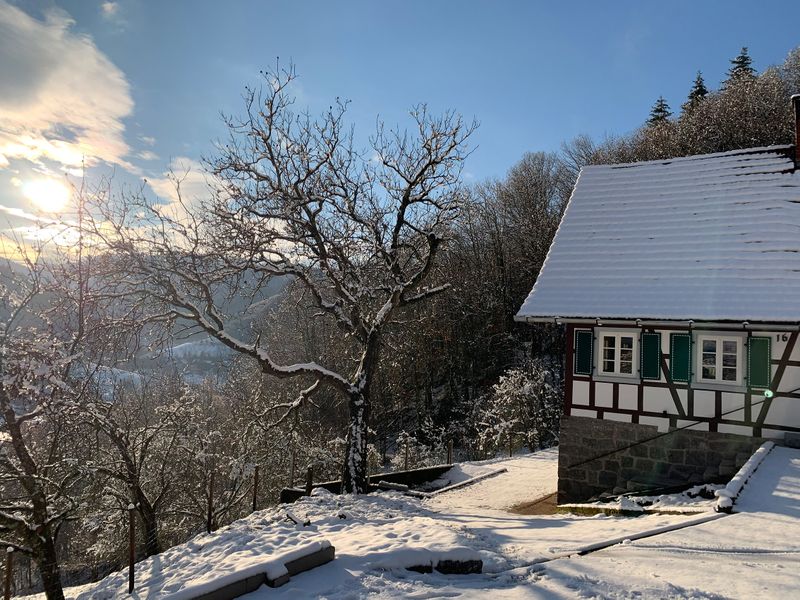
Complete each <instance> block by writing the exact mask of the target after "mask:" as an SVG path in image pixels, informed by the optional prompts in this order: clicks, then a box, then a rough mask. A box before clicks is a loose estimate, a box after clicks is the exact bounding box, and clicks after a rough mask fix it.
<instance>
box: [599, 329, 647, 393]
mask: <svg viewBox="0 0 800 600" xmlns="http://www.w3.org/2000/svg"><path fill="white" fill-rule="evenodd" d="M640 333H641V332H640V330H639V329H604V328H602V327H601V328H597V329H595V353H594V355H595V364H594V374H595V379H598V380H601V379H609V380H615V379H617V380H619V379H623V380H625V381H629V380H631V379H639V378H640V377H639V334H640ZM605 337H614V338H615V339H616V342H615V348H616V352H615V357H614V369H615V370H614V372H613V373H611V372H607V371H604V370H603V362H604V353H603V346H604V344H603V342H604V338H605ZM622 337H629V338H632V339H633V348H632V353H633V356H632V363H631V373H620V372H619V370H618V369H619V362H620V352H619V351H620V338H622Z"/></svg>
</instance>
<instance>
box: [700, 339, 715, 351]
mask: <svg viewBox="0 0 800 600" xmlns="http://www.w3.org/2000/svg"><path fill="white" fill-rule="evenodd" d="M716 351H717V342H716V340H703V352H716Z"/></svg>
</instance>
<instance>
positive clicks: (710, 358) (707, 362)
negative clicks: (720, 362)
mask: <svg viewBox="0 0 800 600" xmlns="http://www.w3.org/2000/svg"><path fill="white" fill-rule="evenodd" d="M716 364H717V357H716V354H703V366H704V367H713V366H714V365H716Z"/></svg>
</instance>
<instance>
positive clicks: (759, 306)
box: [517, 146, 800, 322]
mask: <svg viewBox="0 0 800 600" xmlns="http://www.w3.org/2000/svg"><path fill="white" fill-rule="evenodd" d="M792 149H793V147H792V146H771V147H768V148H750V149H747V150H736V151H733V152H724V153H719V154H705V155H698V156H689V157H685V158H676V159H672V160H659V161H649V162H639V163H630V164H620V165H602V166H589V167H585V168H584V169H583V170H582V171H581V174H580V176H579V178H578V182H577V184H576V185H575V189H574V191H573V193H572V197H571V199H570V201H569V204H568V206H567V209H566V212H565V213H564V218H563V219H562V221H561V225H560V227H559V229H558V232H557V234H556V236H555V239H554V240H553V244H552V245H551V247H550V251H549V253H548V255H547V260H546V261H545V263H544V266H543V268H542V271H541V273H540V275H539V278H538V280H537V282H536V285H534V287H533V290H532V291H531V293H530V295H529V296H528V298H527V299H526V300H525V302H524V304H523V305H522V308H520V310H519V313H518V315H517V318H518V319H520V320H525V319H531V318H537V317H540V318H544V317H562V318H570V317H572V318H605V319H615V318H616V319H637V318H638V319H651V320H656V319H658V320H661V319H664V320H695V321H727V320H736V321H761V322H787V321H790V322H800V169H796V168H795V164H794V161H793V159H792Z"/></svg>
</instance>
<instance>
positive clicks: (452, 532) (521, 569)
mask: <svg viewBox="0 0 800 600" xmlns="http://www.w3.org/2000/svg"><path fill="white" fill-rule="evenodd" d="M502 467H505V468H506V469H507V471H506V472H505V473H501V474H499V475H497V476H495V477H491V478H488V479H485V480H483V481H480V482H478V483H475V484H474V485H472V486H468V487H465V488H462V489H458V490H455V491H452V492H446V493H443V494H440V495H438V496H436V497H433V498H429V499H423V500H420V499H417V498H411V497H407V496H403V495H402V494H400V493H398V492H394V491H390V492H386V493H380V494H371V495H367V496H352V495H350V496H335V495H333V494H331V493H329V492H327V491H325V490H322V489H317V490H315V492H314V495H313V496H312V497H307V498H303V499H302V500H300V501H298V502H297V503H295V504H294V505H292V511H293V512H294V513H295V514H296V515H298V516H299V517H300V518H301V519H307V520H309V521H310V523H311V524H310V525H309V526H307V527H302V526H298V525H295V524H294V523H291V522H289V521H288V520H287V519H286V518H285V511H286V507H276V508H274V509H271V510H265V511H260V512H257V513H254V514H253V515H250V516H249V517H247V518H245V519H241V520H239V521H237V522H235V523H233V524H231V525H230V526H228V527H225V528H223V529H221V530H220V531H218V532H215V533H214V534H211V535H200V536H198V537H196V538H194V539H193V540H191V541H189V542H187V543H186V544H182V545H180V546H177V547H175V548H172V549H170V550H167V551H166V552H164V553H162V554H161V555H159V556H158V557H156V558H153V559H149V560H146V561H143V562H141V563H139V564H137V566H136V581H137V587H136V592H135V594H134V596H133V598H163V597H167V594H179V596H178V597H179V598H181V597H184V596H183V595H182V594H185V593H188V592H187V590H191V589H193V588H192V587H191V586H204V585H207V584H209V583H210V582H211V581H212V580H217V578H218V577H222V578H225V577H228V576H229V574H231V573H234V572H236V573H237V574H241V573H242V572H249V571H248V569H257V568H262V567H263V566H264V565H266V564H279V563H280V560H279V559H280V558H281V557H284V560H285V556H286V553H287V552H291V551H295V550H297V549H298V548H308V547H314V546H313V545H314V544H323V543H326V542H330V543H331V544H332V545H333V546H335V548H336V559H335V560H334V561H333V562H330V563H328V564H325V565H323V566H320V567H318V568H315V569H313V570H312V571H309V572H307V573H302V574H299V575H296V576H294V577H292V579H291V581H290V582H289V583H288V584H286V585H285V586H283V587H281V588H277V589H268V588H265V587H262V588H260V589H259V590H257V591H256V592H253V593H252V594H249V595H248V596H245V597H244V598H247V599H250V600H257V599H260V598H264V599H273V598H282V599H290V598H291V599H294V598H328V599H329V600H344V599H350V598H365V597H370V598H373V597H374V598H464V599H476V600H478V599H480V600H485V598H487V597H491V598H493V599H494V598H506V599H513V600H521V599H523V598H587V597H589V598H594V597H599V598H631V597H644V598H650V597H658V598H722V597H742V598H743V597H747V598H757V597H761V598H766V597H786V598H789V597H795V596H797V591H798V587H800V581H798V576H797V571H796V565H797V556H798V554H800V451H797V450H789V449H786V448H778V447H776V448H774V449H773V450H772V451H771V452H770V453H769V454H768V455H767V457H766V458H765V460H764V462H763V463H762V464H761V466H760V467H759V468H758V470H757V471H755V472H754V473H753V474H752V476H751V478H750V479H749V481H748V482H747V483H746V484H745V486H744V488H743V489H742V492H741V494H740V496H739V500H738V501H737V503H736V505H735V507H734V508H735V510H736V511H738V512H735V513H734V514H730V515H728V514H724V513H713V512H710V511H709V512H706V513H705V514H702V515H690V516H686V515H675V514H669V515H664V514H649V515H643V516H639V517H635V518H627V517H613V516H606V515H598V516H592V517H586V516H578V515H571V514H554V515H536V516H525V515H518V514H514V513H512V512H509V510H508V509H509V507H511V506H514V505H516V504H519V503H521V502H531V501H534V500H537V499H538V498H539V497H541V496H542V495H547V494H550V493H551V492H552V491H554V490H555V474H556V468H557V452H556V451H554V450H548V451H544V452H539V453H534V454H529V455H518V456H515V457H513V458H511V459H497V460H493V461H484V462H479V463H469V464H463V465H459V466H458V468H457V469H456V470H455V471H453V472H452V473H450V474H448V476H452V477H454V478H458V477H464V476H475V475H476V474H481V473H486V472H489V471H492V470H496V469H499V468H502ZM340 515H345V516H346V518H341V517H340ZM609 544H612V546H611V547H606V546H608V545H609ZM595 548H603V549H599V550H596V551H593V552H591V553H588V554H585V555H584V556H577V553H579V552H583V551H587V550H591V549H595ZM476 558H480V559H481V560H482V561H483V564H484V568H483V573H482V574H476V575H443V574H440V573H436V572H434V573H430V574H420V573H416V572H412V571H407V570H406V569H407V568H408V567H412V566H423V565H434V564H435V563H436V562H438V561H440V560H445V559H452V560H473V559H476ZM126 583H127V580H126V577H125V573H124V572H122V573H116V574H113V575H111V576H109V577H108V578H106V579H104V580H103V581H101V582H98V583H95V584H90V585H87V586H82V587H81V588H71V589H68V590H67V594H66V595H67V598H72V599H76V598H81V599H86V600H88V599H89V598H96V599H98V600H102V599H105V598H113V597H123V596H125V590H126ZM194 589H200V588H194Z"/></svg>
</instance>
